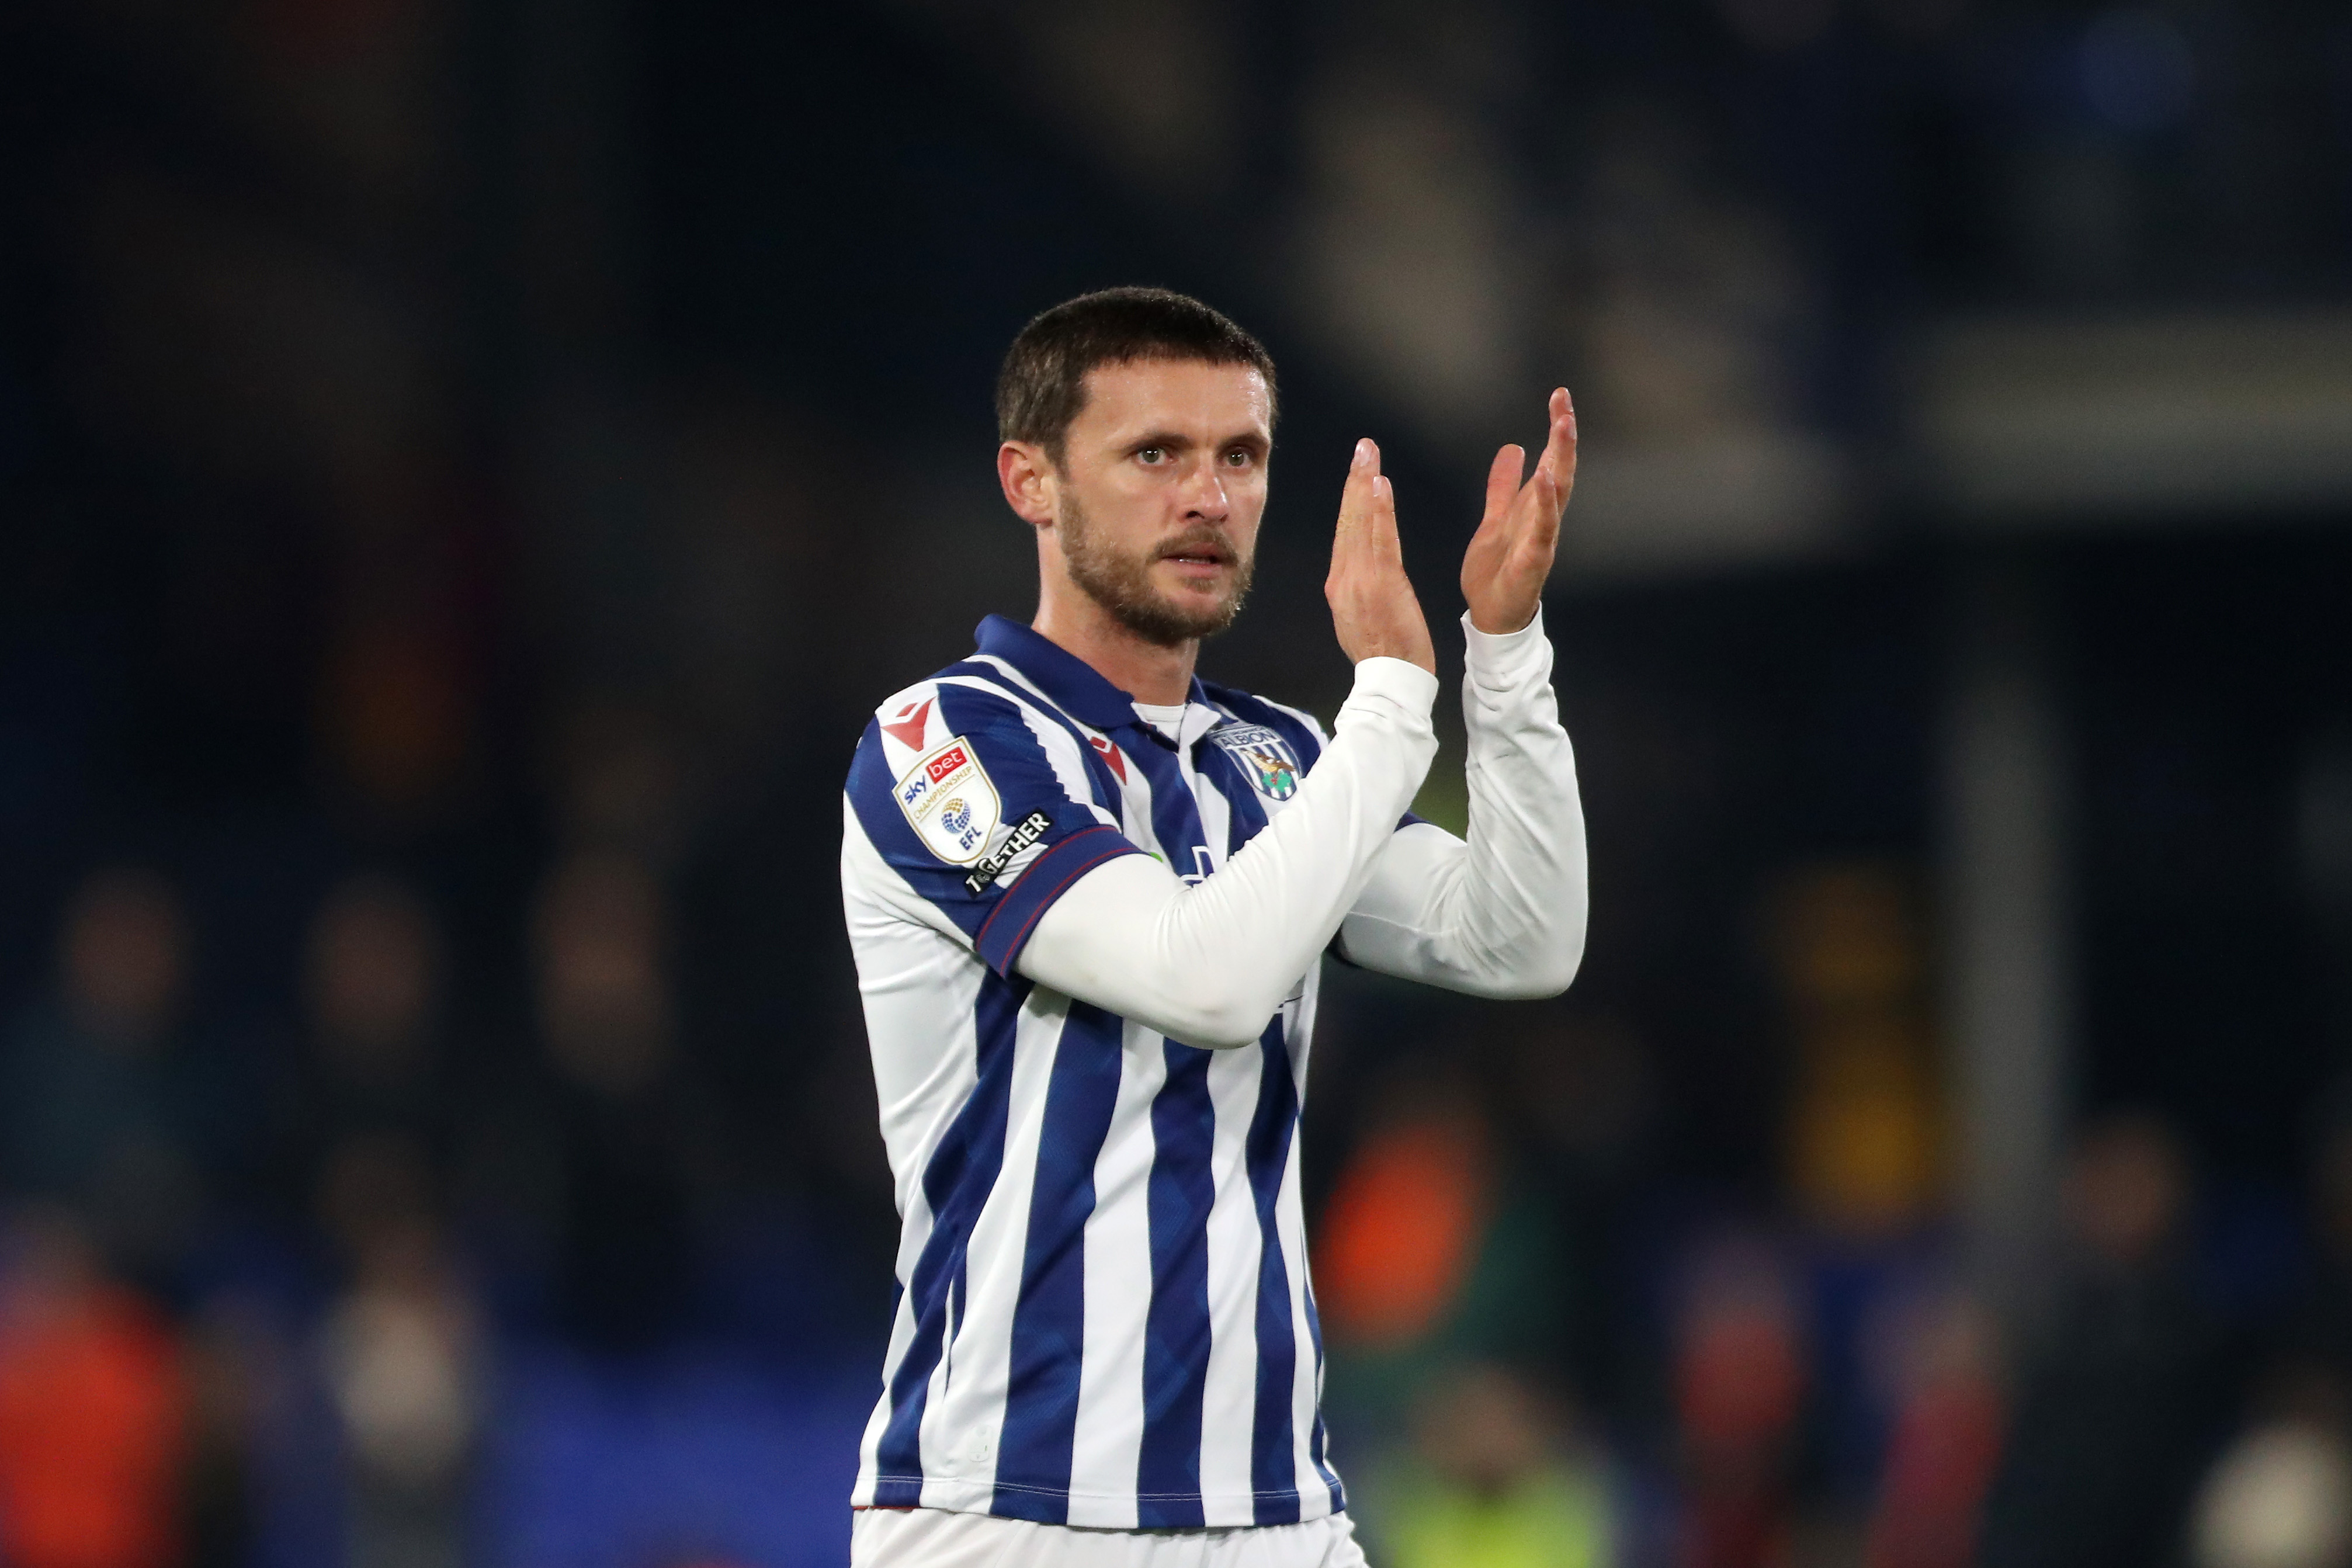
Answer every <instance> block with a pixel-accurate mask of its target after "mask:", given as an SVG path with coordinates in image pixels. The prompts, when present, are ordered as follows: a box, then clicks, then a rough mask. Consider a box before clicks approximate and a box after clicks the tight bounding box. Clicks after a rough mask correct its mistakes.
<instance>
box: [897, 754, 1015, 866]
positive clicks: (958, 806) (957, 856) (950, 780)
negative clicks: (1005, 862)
mask: <svg viewBox="0 0 2352 1568" xmlns="http://www.w3.org/2000/svg"><path fill="white" fill-rule="evenodd" d="M897 794H898V809H899V810H900V811H903V812H905V813H906V814H907V821H908V824H909V825H911V826H913V828H914V829H915V836H916V837H919V838H920V839H921V840H922V841H923V847H924V848H926V849H928V850H929V851H930V852H931V853H932V854H934V855H936V856H938V857H939V858H940V859H942V860H944V861H946V862H947V863H948V864H949V865H950V866H969V865H971V863H972V862H973V861H974V860H977V859H979V858H981V856H982V854H983V853H984V852H985V851H986V850H987V848H988V836H989V835H990V834H992V833H993V832H995V831H996V824H997V821H998V819H999V818H1000V817H1002V816H1003V814H1004V806H1003V802H1001V801H1000V800H999V799H998V798H997V794H996V785H995V784H993V783H992V782H991V781H990V779H989V776H988V772H987V770H986V769H984V768H982V766H981V765H980V756H979V753H977V752H974V751H973V750H972V749H971V744H970V743H969V742H966V741H965V740H964V738H963V737H962V736H961V735H956V736H953V737H951V738H950V739H948V740H946V741H943V742H940V744H939V745H937V746H934V747H932V748H931V749H930V750H929V751H928V752H924V753H923V754H922V755H921V756H920V757H919V758H917V759H916V760H915V765H914V766H913V767H911V768H908V770H907V771H906V772H905V773H902V774H900V775H899V778H898V791H897Z"/></svg>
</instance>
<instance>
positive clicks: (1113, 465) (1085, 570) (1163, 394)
mask: <svg viewBox="0 0 2352 1568" xmlns="http://www.w3.org/2000/svg"><path fill="white" fill-rule="evenodd" d="M1272 401H1273V400H1272V398H1271V397H1270V396H1269V395H1268V394H1267V391H1266V384H1265V377H1263V376H1261V375H1260V374H1258V373H1257V372H1256V371H1255V370H1253V369H1251V368H1250V367H1249V366H1247V365H1230V364H1205V363H1201V362H1200V361H1197V360H1145V361H1139V362H1135V363H1128V364H1110V365H1099V366H1097V367H1096V368H1095V369H1094V370H1093V371H1090V372H1089V373H1087V402H1086V406H1085V407H1084V408H1083V409H1082V410H1080V411H1079V414H1078V416H1077V417H1076V419H1074V420H1072V421H1071V422H1070V429H1069V434H1068V436H1067V437H1066V439H1065V440H1064V442H1063V447H1062V461H1061V463H1060V465H1059V471H1058V472H1057V474H1056V475H1055V496H1054V538H1055V542H1056V544H1057V545H1058V547H1059V550H1060V552H1061V555H1062V558H1063V562H1064V564H1065V567H1066V570H1067V571H1068V573H1069V575H1070V579H1071V581H1072V582H1074V583H1076V584H1077V585H1078V586H1079V587H1080V588H1082V589H1084V590H1085V591H1086V593H1087V595H1088V596H1089V597H1091V598H1093V599H1094V600H1095V602H1096V603H1097V604H1099V605H1102V607H1103V608H1104V609H1106V610H1108V612H1110V614H1111V615H1112V616H1113V617H1114V618H1116V619H1117V620H1118V622H1119V624H1120V625H1122V626H1126V627H1127V628H1128V629H1129V631H1131V632H1133V633H1135V634H1136V635H1137V636H1138V637H1142V638H1144V639H1145V640H1147V641H1150V642H1153V643H1158V644H1160V645H1162V646H1164V647H1172V646H1174V645H1175V644H1178V643H1181V642H1184V641H1186V640H1188V639H1190V638H1192V637H1207V636H1209V635H1211V634H1213V633H1215V632H1221V631H1223V630H1224V629H1225V627H1227V626H1231V625H1232V624H1233V620H1234V616H1235V615H1237V614H1238V613H1240V610H1241V606H1242V596H1243V595H1244V594H1245V593H1246V592H1248V589H1249V581H1250V569H1251V565H1252V563H1253V562H1254V561H1255V556H1256V552H1257V525H1258V519H1259V516H1260V515H1261V514H1262V513H1263V512H1264V511H1265V483H1266V458H1267V456H1268V454H1269V453H1270V451H1271V450H1272V448H1273V445H1274V428H1273V408H1272Z"/></svg>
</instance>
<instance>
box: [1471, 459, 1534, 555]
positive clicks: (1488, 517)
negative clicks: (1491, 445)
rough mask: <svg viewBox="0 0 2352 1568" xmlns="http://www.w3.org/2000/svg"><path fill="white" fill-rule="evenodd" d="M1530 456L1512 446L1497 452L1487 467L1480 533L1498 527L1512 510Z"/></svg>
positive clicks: (1479, 524)
mask: <svg viewBox="0 0 2352 1568" xmlns="http://www.w3.org/2000/svg"><path fill="white" fill-rule="evenodd" d="M1527 462H1528V454H1527V452H1526V450H1525V449H1524V448H1522V447H1519V446H1517V444H1512V445H1508V446H1505V447H1502V448H1501V449H1500V450H1498V451H1497V452H1496V454H1495V460H1494V461H1493V462H1491V463H1489V464H1487V465H1486V512H1485V513H1484V514H1483V515H1482V516H1481V517H1480V518H1479V519H1478V531H1479V532H1481V533H1484V532H1486V531H1487V530H1488V529H1490V528H1495V527H1497V526H1499V525H1500V524H1501V522H1502V521H1503V519H1504V518H1505V517H1506V516H1507V515H1508V514H1509V512H1510V510H1511V500H1512V498H1513V497H1515V496H1517V494H1518V491H1519V476H1520V475H1521V474H1523V473H1524V472H1526V470H1527Z"/></svg>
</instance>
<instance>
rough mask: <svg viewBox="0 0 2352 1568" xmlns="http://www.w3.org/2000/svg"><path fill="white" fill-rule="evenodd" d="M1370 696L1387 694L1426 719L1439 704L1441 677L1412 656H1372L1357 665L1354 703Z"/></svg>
mask: <svg viewBox="0 0 2352 1568" xmlns="http://www.w3.org/2000/svg"><path fill="white" fill-rule="evenodd" d="M1367 697H1377V698H1385V699H1387V700H1389V701H1391V702H1393V703H1395V704H1396V705H1397V706H1398V707H1399V708H1402V709H1403V710H1405V711H1406V712H1408V713H1410V714H1412V716H1414V717H1415V718H1420V719H1426V718H1427V717H1428V716H1429V712H1430V710H1431V709H1433V708H1434V707H1436V706H1437V677H1436V676H1434V675H1433V674H1431V673H1430V672H1429V671H1428V670H1425V669H1423V668H1421V666H1419V665H1417V664H1414V663H1412V662H1411V661H1410V660H1408V659H1402V658H1386V657H1381V658H1368V659H1365V660H1363V661H1362V662H1361V663H1360V664H1358V665H1357V666H1356V685H1355V689H1353V690H1351V691H1349V693H1348V700H1349V703H1351V704H1352V703H1354V702H1357V701H1359V700H1361V699H1363V698H1367Z"/></svg>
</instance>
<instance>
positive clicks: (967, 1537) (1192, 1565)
mask: <svg viewBox="0 0 2352 1568" xmlns="http://www.w3.org/2000/svg"><path fill="white" fill-rule="evenodd" d="M849 1562H850V1568H1365V1565H1364V1552H1363V1549H1362V1548H1361V1547H1360V1546H1358V1545H1357V1544H1356V1526H1355V1523H1354V1521H1351V1520H1349V1518H1348V1516H1347V1515H1346V1514H1344V1513H1335V1514H1332V1515H1331V1516H1329V1517H1328V1518H1327V1519H1313V1520H1308V1521H1307V1522H1305V1523H1304V1524H1260V1525H1250V1526H1235V1527H1234V1528H1231V1529H1224V1530H1084V1529H1079V1528H1077V1527H1076V1526H1072V1525H1066V1524H1033V1523H1031V1522H1030V1521H1027V1520H1025V1519H998V1518H997V1517H996V1516H995V1515H993V1514H986V1513H950V1511H948V1510H946V1509H940V1508H904V1509H900V1508H866V1509H860V1510H857V1513H856V1522H854V1523H853V1524H852V1525H851V1526H850V1531H849Z"/></svg>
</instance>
